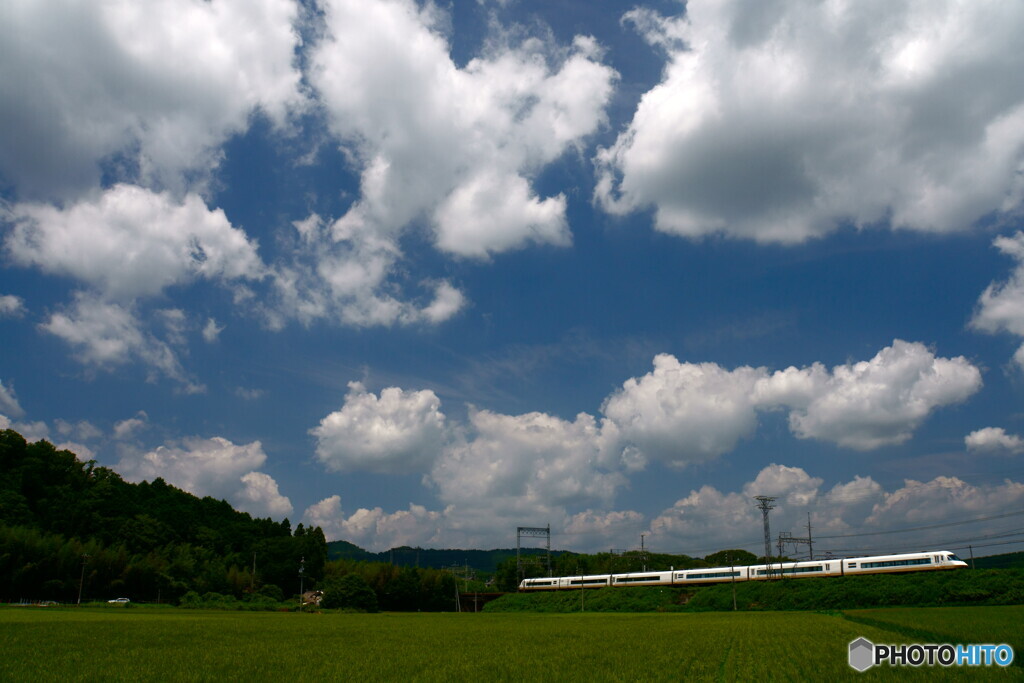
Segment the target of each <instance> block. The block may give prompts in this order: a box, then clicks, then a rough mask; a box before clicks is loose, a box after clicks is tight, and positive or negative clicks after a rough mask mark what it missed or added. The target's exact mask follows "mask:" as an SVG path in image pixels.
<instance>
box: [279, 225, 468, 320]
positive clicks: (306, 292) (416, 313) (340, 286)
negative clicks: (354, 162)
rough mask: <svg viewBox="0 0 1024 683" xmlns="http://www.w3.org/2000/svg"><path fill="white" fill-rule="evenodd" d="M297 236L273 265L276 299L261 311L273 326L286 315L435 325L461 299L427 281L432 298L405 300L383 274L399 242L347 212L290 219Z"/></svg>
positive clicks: (446, 287)
mask: <svg viewBox="0 0 1024 683" xmlns="http://www.w3.org/2000/svg"><path fill="white" fill-rule="evenodd" d="M292 225H293V226H294V227H295V229H296V231H297V233H298V240H297V242H296V244H295V245H294V247H293V248H292V250H291V254H290V257H289V259H288V260H287V261H283V262H281V263H278V264H276V265H275V266H274V267H273V268H272V269H271V273H272V275H273V285H274V301H273V303H272V304H271V305H268V306H263V307H262V311H263V314H264V315H265V316H266V318H267V321H268V323H269V325H270V326H271V327H272V328H280V327H283V326H284V324H285V321H286V320H287V319H289V318H295V319H297V320H298V321H299V322H300V323H302V324H304V325H309V324H310V323H312V322H313V321H315V320H318V319H321V318H327V319H330V320H334V321H337V322H340V323H343V324H346V325H353V326H356V327H369V326H375V325H385V326H387V325H394V324H402V325H410V324H416V323H428V324H437V323H441V322H444V321H445V320H447V319H448V318H450V317H451V316H453V315H455V314H456V313H457V312H458V311H459V310H460V309H461V308H462V306H463V304H464V301H465V298H464V296H463V295H462V293H461V292H459V291H458V290H457V289H456V288H455V287H454V286H452V285H451V283H449V282H446V281H443V280H442V281H433V282H425V283H424V287H425V288H426V289H432V290H433V294H434V299H433V301H432V302H430V303H428V304H425V305H420V304H419V303H418V302H415V301H403V300H402V299H401V297H400V296H399V295H400V293H399V292H398V291H397V287H392V286H390V285H389V284H388V282H387V279H388V276H389V275H390V274H391V271H392V269H393V268H394V266H395V264H396V263H397V262H398V261H399V259H400V258H401V250H400V249H399V248H398V244H397V241H396V240H395V239H394V238H393V237H392V236H388V235H383V234H381V233H380V232H379V231H376V230H374V228H373V226H370V225H368V224H366V223H363V222H360V221H358V220H354V219H352V217H351V216H346V217H344V218H342V219H340V220H337V221H335V222H334V223H332V224H328V223H326V222H325V221H324V220H323V219H322V218H321V217H320V216H318V215H316V214H313V215H311V216H309V217H307V218H306V219H305V220H302V221H295V222H294V223H293V224H292Z"/></svg>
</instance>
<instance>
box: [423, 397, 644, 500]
mask: <svg viewBox="0 0 1024 683" xmlns="http://www.w3.org/2000/svg"><path fill="white" fill-rule="evenodd" d="M467 432H468V434H467V435H465V436H464V438H462V439H460V440H459V441H458V442H456V443H453V444H452V445H450V446H448V447H447V448H446V449H445V451H444V453H443V455H442V457H441V458H440V459H439V460H438V461H437V463H436V464H435V466H434V468H433V470H432V471H431V473H430V480H431V481H432V483H433V485H434V486H435V487H436V488H437V490H438V495H439V497H440V498H441V500H443V501H444V502H445V503H446V504H449V505H451V506H454V507H455V508H457V509H459V510H461V511H462V512H464V513H467V514H468V513H469V512H470V511H472V512H476V513H480V514H483V513H485V512H486V514H491V515H497V516H508V515H514V514H519V515H524V514H527V515H531V516H532V515H542V516H543V514H545V511H551V512H550V513H549V514H555V513H556V512H558V511H561V509H562V507H563V506H566V505H581V504H590V503H605V504H608V503H610V502H611V500H612V499H613V497H614V495H615V492H616V490H617V489H619V488H620V487H622V486H625V485H626V483H627V480H626V478H625V476H624V475H623V474H622V471H621V470H622V468H623V464H622V462H621V460H620V459H619V457H618V456H617V455H616V454H615V453H614V451H612V450H611V449H607V448H605V447H604V446H605V444H604V439H603V437H602V434H601V430H600V428H599V426H598V424H597V422H596V421H595V420H594V418H593V417H592V416H590V415H587V414H585V413H581V414H579V415H578V416H577V417H576V419H575V421H573V422H569V421H567V420H562V419H560V418H558V417H554V416H552V415H547V414H545V413H527V414H525V415H501V414H498V413H493V412H490V411H487V410H473V411H471V413H470V424H469V425H468V427H467ZM562 514H564V512H563V513H562Z"/></svg>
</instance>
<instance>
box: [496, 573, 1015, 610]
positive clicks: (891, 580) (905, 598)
mask: <svg viewBox="0 0 1024 683" xmlns="http://www.w3.org/2000/svg"><path fill="white" fill-rule="evenodd" d="M734 589H735V596H736V599H735V604H736V609H738V610H742V611H768V610H846V609H868V608H875V607H940V606H952V605H1020V604H1024V570H1021V569H985V570H969V569H963V570H958V571H948V572H921V573H912V574H892V575H884V574H883V575H872V576H850V577H834V578H813V579H811V578H800V579H792V578H790V579H779V580H776V581H756V582H755V581H749V582H737V583H736V584H731V583H728V582H727V583H720V584H715V585H712V586H700V587H695V586H688V587H685V588H676V587H669V586H652V587H630V588H621V587H611V588H599V589H589V590H586V591H579V590H566V591H552V592H543V593H510V594H508V595H505V596H504V597H502V598H499V599H498V600H495V601H494V602H491V603H489V604H488V605H487V606H486V607H485V608H484V609H485V611H487V612H579V611H581V610H582V611H587V612H703V611H729V610H732V609H733V590H734Z"/></svg>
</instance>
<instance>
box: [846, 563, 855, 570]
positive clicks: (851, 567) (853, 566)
mask: <svg viewBox="0 0 1024 683" xmlns="http://www.w3.org/2000/svg"><path fill="white" fill-rule="evenodd" d="M846 566H847V567H849V568H850V569H856V567H857V563H856V562H850V563H849V564H848V565H846Z"/></svg>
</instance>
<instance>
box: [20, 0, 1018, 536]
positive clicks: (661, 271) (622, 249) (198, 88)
mask: <svg viewBox="0 0 1024 683" xmlns="http://www.w3.org/2000/svg"><path fill="white" fill-rule="evenodd" d="M1022 29H1024V6H1022V5H1018V4H1016V3H1005V2H984V1H973V2H954V1H940V2H935V1H928V2H924V1H921V0H917V1H910V0H900V1H895V2H894V1H892V0H890V1H887V2H874V1H868V2H864V1H862V2H852V1H843V0H828V1H823V2H787V1H785V0H772V1H766V0H758V1H757V2H751V1H749V0H691V1H690V2H687V3H681V2H674V1H668V0H657V1H654V2H642V3H639V4H633V3H623V2H614V1H610V0H609V1H602V2H593V1H588V2H583V1H582V0H546V1H544V2H541V1H533V0H493V1H488V0H467V1H459V2H451V3H447V4H446V3H429V2H415V1H414V0H301V1H299V0H209V1H206V0H153V1H152V2H147V3H143V4H140V3H135V2H128V1H127V0H109V1H105V2H79V1H77V0H46V1H45V2H39V1H38V0H13V1H12V2H7V3H4V5H3V7H0V64H3V67H4V68H3V69H0V230H2V232H0V238H2V240H0V251H2V261H0V339H2V354H0V427H7V426H9V427H11V428H13V429H17V430H18V431H20V432H21V433H22V434H24V435H25V436H26V437H27V438H29V439H30V440H36V439H41V438H45V439H48V440H49V441H51V442H53V443H54V444H56V445H58V446H60V447H66V448H68V449H70V450H72V451H74V452H75V453H77V454H78V455H79V456H80V457H81V458H83V459H94V460H96V461H97V462H99V463H100V464H102V465H105V466H109V467H112V468H114V469H115V470H117V471H118V472H120V473H121V474H122V475H123V476H124V477H125V478H127V479H129V480H132V481H141V480H151V479H153V478H155V477H163V478H164V479H165V480H166V481H168V482H170V483H172V484H174V485H176V486H179V487H181V488H184V489H186V490H188V491H191V492H193V493H195V494H197V495H211V496H215V497H217V498H224V499H226V500H228V501H229V502H231V503H232V504H233V505H234V506H235V507H237V508H239V509H242V510H245V511H247V512H250V513H252V514H254V515H257V516H261V517H265V516H270V517H273V518H275V519H282V518H285V517H287V518H288V519H289V520H290V521H291V522H292V524H293V525H294V524H297V523H298V522H303V523H305V524H315V525H319V526H321V527H322V528H323V529H324V531H325V533H326V535H327V537H328V539H329V540H335V539H343V540H347V541H350V542H352V543H355V544H357V545H360V546H361V547H364V548H368V549H371V550H383V549H386V548H389V547H394V546H399V545H411V546H422V547H447V548H457V547H475V548H492V547H510V546H514V544H515V542H516V527H517V526H545V525H547V524H550V525H551V530H552V544H553V546H554V547H557V548H560V549H567V550H576V551H598V550H608V549H610V548H615V549H627V548H634V547H637V546H639V545H640V543H641V540H640V539H641V536H643V538H644V545H645V547H647V548H648V549H651V550H654V551H656V552H671V553H685V554H689V555H705V554H707V553H710V552H713V551H715V550H719V549H722V548H729V547H744V548H747V549H749V550H752V551H755V552H758V554H760V552H761V551H762V549H763V536H762V521H761V513H760V512H759V511H758V510H757V508H756V507H755V505H756V501H754V500H753V497H754V496H758V495H767V496H775V497H776V501H775V506H776V507H775V509H774V510H772V512H771V525H772V532H773V534H777V533H778V532H780V531H789V532H791V533H792V534H793V535H794V536H798V537H799V536H804V535H806V528H805V525H806V524H807V520H808V516H809V518H810V520H811V525H812V527H813V530H814V531H813V533H814V536H815V537H817V538H819V539H820V540H819V541H818V542H817V543H816V544H815V551H816V552H823V551H825V550H832V551H834V552H836V553H837V554H856V553H874V552H893V551H899V550H904V549H905V550H917V549H922V548H929V547H933V546H936V545H938V546H942V547H945V548H950V549H955V548H963V547H966V546H967V545H968V544H971V545H972V546H973V549H974V552H975V553H976V554H994V553H998V552H1005V551H1010V550H1020V549H1021V548H1022V547H1024V531H1022V529H1021V519H1022V516H1024V460H1022V458H1024V436H1022V435H1024V410H1022V398H1024V232H1021V230H1022V228H1024V220H1022V208H1024V79H1021V77H1020V74H1022V73H1024V51H1022V50H1020V49H1019V35H1020V33H1021V31H1022ZM970 520H976V521H970ZM968 521H970V523H966V522H968ZM961 522H965V523H961ZM922 527H924V528H922ZM904 529H913V531H900V530H904ZM887 531H888V532H894V531H895V532H897V533H887V534H886V533H879V532H887ZM794 552H795V553H799V552H803V549H800V548H798V549H796V550H795V551H794Z"/></svg>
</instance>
